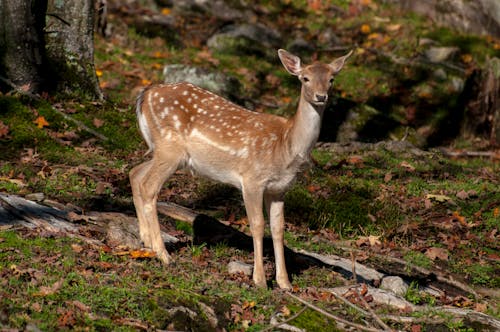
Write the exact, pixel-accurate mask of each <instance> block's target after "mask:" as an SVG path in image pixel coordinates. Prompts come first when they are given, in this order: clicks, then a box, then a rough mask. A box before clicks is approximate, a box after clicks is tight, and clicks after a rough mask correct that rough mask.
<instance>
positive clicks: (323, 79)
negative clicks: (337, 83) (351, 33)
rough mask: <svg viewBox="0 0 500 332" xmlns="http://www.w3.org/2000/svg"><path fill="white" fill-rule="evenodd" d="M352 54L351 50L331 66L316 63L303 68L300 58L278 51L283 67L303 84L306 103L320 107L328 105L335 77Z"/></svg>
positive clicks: (330, 64)
mask: <svg viewBox="0 0 500 332" xmlns="http://www.w3.org/2000/svg"><path fill="white" fill-rule="evenodd" d="M352 53H353V51H352V50H351V51H350V52H349V53H348V54H346V55H344V56H342V57H340V58H337V59H335V60H333V61H332V62H331V63H329V64H324V63H320V62H314V63H312V64H310V65H307V66H302V63H301V60H300V58H299V57H298V56H296V55H293V54H292V53H289V52H288V51H285V50H283V49H280V50H278V55H279V58H280V60H281V63H282V64H283V66H284V67H285V68H286V70H287V71H288V72H289V73H290V74H292V75H294V76H297V77H298V78H299V80H300V81H301V82H302V96H303V97H304V99H305V101H307V102H308V103H310V104H311V105H313V106H318V107H324V106H325V105H326V103H327V101H328V94H329V92H330V88H331V87H332V85H333V81H334V79H335V76H336V75H337V74H338V73H339V72H340V70H341V69H342V67H343V66H344V63H345V61H346V60H347V58H348V57H350V56H351V55H352Z"/></svg>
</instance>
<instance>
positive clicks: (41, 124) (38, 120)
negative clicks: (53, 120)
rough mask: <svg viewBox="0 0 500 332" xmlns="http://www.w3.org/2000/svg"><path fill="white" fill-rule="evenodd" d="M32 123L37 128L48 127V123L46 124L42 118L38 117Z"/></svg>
mask: <svg viewBox="0 0 500 332" xmlns="http://www.w3.org/2000/svg"><path fill="white" fill-rule="evenodd" d="M33 123H35V124H36V125H37V127H38V128H43V127H47V126H48V125H49V123H48V122H47V120H45V118H44V117H43V116H39V117H38V118H36V120H35V121H33Z"/></svg>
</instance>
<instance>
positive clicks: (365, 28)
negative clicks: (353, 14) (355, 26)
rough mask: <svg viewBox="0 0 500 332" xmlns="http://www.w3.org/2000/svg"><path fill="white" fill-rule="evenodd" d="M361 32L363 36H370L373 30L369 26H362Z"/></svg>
mask: <svg viewBox="0 0 500 332" xmlns="http://www.w3.org/2000/svg"><path fill="white" fill-rule="evenodd" d="M360 31H361V32H362V33H363V34H365V35H367V34H369V33H370V32H371V31H372V29H371V28H370V26H369V25H368V24H363V25H362V26H361V28H360Z"/></svg>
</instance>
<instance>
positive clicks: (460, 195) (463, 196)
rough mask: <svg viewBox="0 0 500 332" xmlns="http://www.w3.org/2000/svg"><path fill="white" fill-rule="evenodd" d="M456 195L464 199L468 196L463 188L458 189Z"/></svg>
mask: <svg viewBox="0 0 500 332" xmlns="http://www.w3.org/2000/svg"><path fill="white" fill-rule="evenodd" d="M457 197H458V198H460V199H463V200H466V199H467V198H469V194H468V193H467V192H466V191H465V190H460V191H459V192H458V193H457Z"/></svg>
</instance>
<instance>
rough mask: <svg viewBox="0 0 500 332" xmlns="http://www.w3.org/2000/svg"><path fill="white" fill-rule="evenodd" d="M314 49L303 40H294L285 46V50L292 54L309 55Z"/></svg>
mask: <svg viewBox="0 0 500 332" xmlns="http://www.w3.org/2000/svg"><path fill="white" fill-rule="evenodd" d="M315 49H316V48H315V47H314V45H313V44H311V43H310V42H308V41H307V40H305V39H304V38H301V37H299V38H296V39H294V40H293V41H292V42H291V43H290V44H288V46H287V50H288V51H289V52H291V53H294V54H301V55H302V54H310V53H312V52H314V50H315Z"/></svg>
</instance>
